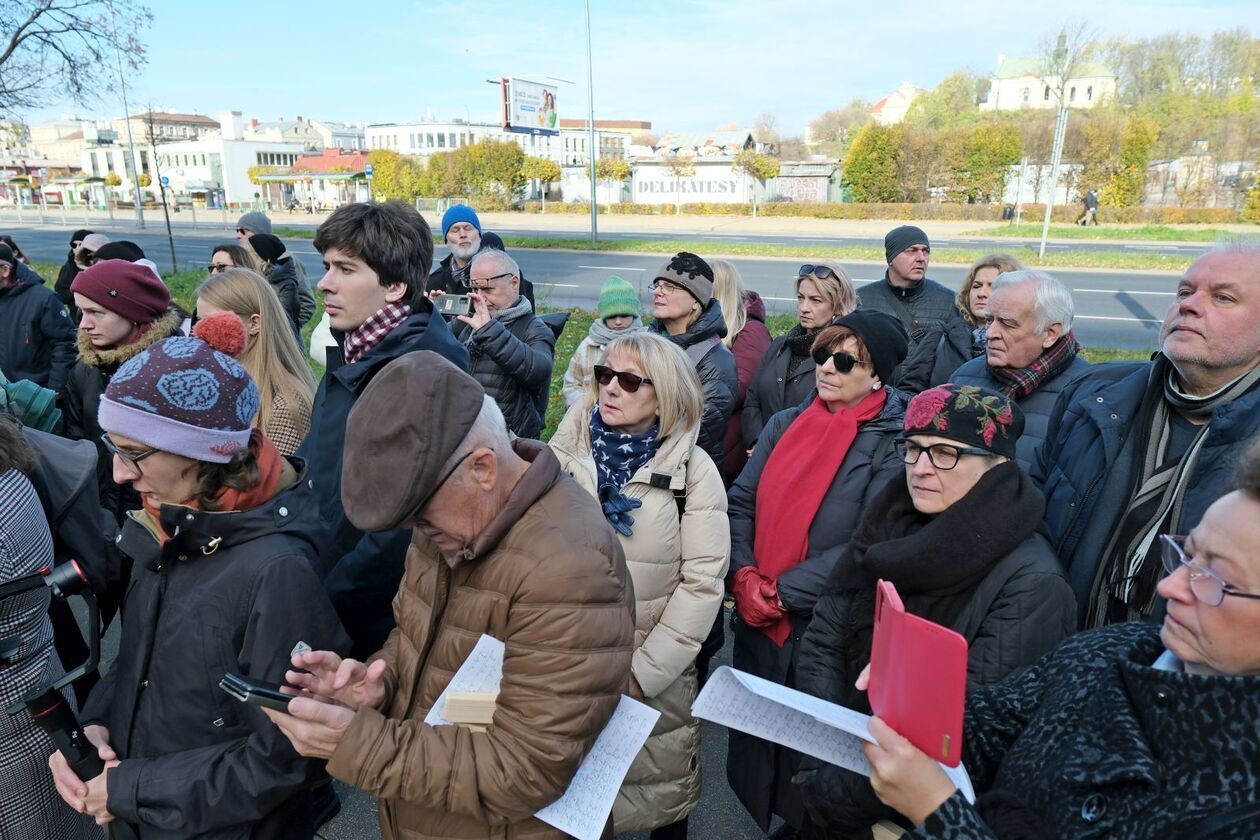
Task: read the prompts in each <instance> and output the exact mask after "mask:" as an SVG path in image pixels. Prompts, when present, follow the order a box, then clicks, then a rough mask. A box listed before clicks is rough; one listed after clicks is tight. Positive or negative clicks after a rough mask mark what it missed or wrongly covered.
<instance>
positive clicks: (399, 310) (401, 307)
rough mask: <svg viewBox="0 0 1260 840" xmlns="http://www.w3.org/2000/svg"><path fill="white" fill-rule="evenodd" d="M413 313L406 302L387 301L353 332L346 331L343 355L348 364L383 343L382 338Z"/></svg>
mask: <svg viewBox="0 0 1260 840" xmlns="http://www.w3.org/2000/svg"><path fill="white" fill-rule="evenodd" d="M409 315H411V307H410V306H408V305H407V304H405V303H387V304H385V305H384V306H382V307H381V308H380V309H378V310H376V312H374V313H373V314H372V316H371V317H370V318H368V319H367V320H366V321H364V322H363V323H362V324H360V325H359V326H358V328H357V329H355V330H354V331H353V332H349V333H346V346H345V350H344V352H343V356H344V358H345V360H346V364H348V365H352V364H354V363H355V362H357V361H359V359H362V358H363V357H364V356H365V355H367V352H368V351H369V350H371V349H372V348H373V347H375V346H376V345H378V344H380V343H381V339H383V338H384V337H385V336H387V335H389V334H390V333H391V332H393V330H394V327H397V326H398V325H399V324H401V323H402V322H403V321H405V320H407V317H408V316H409Z"/></svg>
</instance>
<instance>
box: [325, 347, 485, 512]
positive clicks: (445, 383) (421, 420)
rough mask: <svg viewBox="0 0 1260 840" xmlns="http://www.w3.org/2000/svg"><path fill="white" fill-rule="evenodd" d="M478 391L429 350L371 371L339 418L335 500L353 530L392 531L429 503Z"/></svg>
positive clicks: (469, 420) (477, 409)
mask: <svg viewBox="0 0 1260 840" xmlns="http://www.w3.org/2000/svg"><path fill="white" fill-rule="evenodd" d="M485 393H486V392H485V390H484V389H483V388H482V387H481V384H480V383H478V382H477V380H475V379H473V378H472V377H471V376H469V375H468V374H467V373H464V371H462V370H460V369H459V368H457V367H456V366H455V365H453V364H451V363H450V362H449V361H447V360H446V359H445V358H443V357H442V356H439V355H438V354H437V353H434V352H433V351H431V350H419V351H417V352H414V353H408V354H407V355H405V356H402V357H401V358H398V359H395V360H394V361H392V362H390V363H389V364H388V365H386V366H385V367H384V368H383V369H382V370H381V372H380V373H378V374H377V375H376V378H375V379H373V380H372V382H371V383H370V384H369V385H368V386H367V388H365V389H364V391H363V394H362V395H361V396H360V397H359V399H358V401H357V402H356V403H355V404H354V408H352V409H351V410H350V417H349V418H348V419H347V420H346V453H345V459H344V466H343V467H342V472H341V504H342V506H343V507H344V508H345V511H346V516H347V517H349V518H350V521H351V522H353V523H354V526H355V527H356V528H360V529H362V530H364V531H386V530H389V529H390V528H396V527H398V526H399V525H400V524H402V522H403V520H405V519H406V518H407V516H409V515H410V514H412V513H413V512H415V511H416V510H418V509H419V508H420V506H421V505H423V504H424V503H425V502H427V501H428V500H429V497H430V496H432V495H433V492H434V491H435V490H436V489H437V484H438V482H439V481H440V480H441V475H440V473H441V471H442V465H443V464H444V463H446V459H447V458H449V457H451V455H452V454H454V452H455V449H456V447H458V446H459V445H460V443H462V442H463V440H464V438H465V437H466V436H467V435H468V430H469V429H471V428H472V426H473V423H475V422H476V421H477V415H478V414H480V413H481V406H482V403H483V402H484V397H485Z"/></svg>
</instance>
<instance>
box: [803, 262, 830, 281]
mask: <svg viewBox="0 0 1260 840" xmlns="http://www.w3.org/2000/svg"><path fill="white" fill-rule="evenodd" d="M811 274H812V275H814V276H815V277H817V278H818V279H819V280H826V279H827V278H828V277H835V276H836V273H835V272H834V271H832V270H831V269H830V268H828V267H827V266H825V265H810V264H809V263H806V264H805V265H803V266H801V269H800V271H798V272H796V276H797V277H808V276H809V275H811Z"/></svg>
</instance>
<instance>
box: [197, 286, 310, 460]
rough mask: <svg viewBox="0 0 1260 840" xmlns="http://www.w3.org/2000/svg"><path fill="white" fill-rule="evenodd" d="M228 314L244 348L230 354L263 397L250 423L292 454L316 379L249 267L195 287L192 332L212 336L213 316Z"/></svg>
mask: <svg viewBox="0 0 1260 840" xmlns="http://www.w3.org/2000/svg"><path fill="white" fill-rule="evenodd" d="M219 313H228V314H229V315H230V316H231V318H232V319H233V320H235V321H238V322H239V323H240V324H241V325H242V326H243V327H244V335H243V338H244V340H243V342H242V348H241V350H239V351H238V352H235V353H232V354H231V355H233V356H235V357H236V360H237V361H239V362H240V363H241V364H242V365H244V367H245V370H247V371H249V375H250V376H251V377H253V379H254V382H255V384H257V385H258V392H259V395H260V396H261V398H262V402H261V405H260V406H259V409H258V416H257V417H256V418H255V419H254V425H255V426H256V427H257V428H259V429H262V430H263V431H264V432H266V434H267V437H268V438H270V439H271V442H272V443H274V444H275V445H276V448H277V449H279V450H280V454H281V455H292V454H293V453H294V452H296V451H297V448H298V447H299V446H300V445H301V444H302V441H303V440H305V439H306V433H307V432H308V431H309V430H310V428H311V401H312V400H314V398H315V378H314V377H313V376H311V369H310V368H309V367H308V366H307V364H306V362H305V360H304V359H303V358H302V348H301V347H300V346H299V345H298V343H297V340H296V339H294V337H293V331H292V330H290V329H289V319H288V318H287V317H286V316H285V314H284V311H283V310H282V309H281V308H280V301H279V300H277V299H276V296H275V294H274V293H273V292H272V291H271V287H270V286H268V285H267V281H266V280H264V279H263V278H262V276H261V275H259V274H258V273H256V272H253V271H250V270H249V269H247V268H228V269H225V270H223V271H221V272H218V273H216V274H212V275H211V276H210V279H209V280H207V281H206V282H204V283H202V284H201V287H200V288H198V289H197V317H198V318H199V319H200V320H199V321H198V323H197V326H196V327H194V328H193V335H195V336H198V337H201V338H206V340H211V339H210V338H209V337H208V336H206V335H205V332H206V330H210V329H214V328H215V326H214V325H215V323H216V320H217V319H216V317H215V316H216V315H217V314H219Z"/></svg>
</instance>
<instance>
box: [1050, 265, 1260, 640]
mask: <svg viewBox="0 0 1260 840" xmlns="http://www.w3.org/2000/svg"><path fill="white" fill-rule="evenodd" d="M1257 385H1260V248H1257V247H1256V246H1254V245H1250V244H1246V243H1230V244H1226V245H1223V246H1221V247H1219V248H1217V249H1214V250H1213V251H1210V252H1208V253H1207V254H1204V255H1203V256H1202V257H1200V258H1199V259H1197V260H1195V262H1194V263H1193V264H1192V265H1191V266H1190V268H1189V269H1188V270H1187V271H1186V273H1185V275H1184V276H1183V277H1182V278H1181V280H1180V281H1179V282H1178V284H1177V297H1176V299H1175V300H1174V301H1173V304H1172V306H1171V307H1169V309H1168V314H1167V315H1165V316H1164V325H1163V328H1162V330H1161V332H1160V352H1159V353H1158V354H1156V356H1155V358H1154V360H1153V361H1151V362H1149V363H1145V364H1140V365H1099V366H1097V367H1095V368H1094V369H1093V371H1091V372H1090V374H1089V375H1087V376H1085V377H1082V378H1081V379H1078V380H1077V381H1076V382H1075V383H1074V384H1073V385H1072V386H1071V387H1070V388H1069V389H1068V390H1067V391H1065V392H1064V393H1063V395H1062V396H1061V397H1060V400H1059V406H1058V408H1057V410H1056V415H1055V416H1053V417H1052V418H1051V423H1050V427H1049V429H1048V430H1047V433H1046V443H1045V445H1044V446H1043V447H1042V449H1041V451H1040V453H1039V455H1038V458H1037V461H1036V463H1035V464H1034V466H1033V470H1032V477H1033V479H1034V480H1035V481H1037V482H1038V483H1039V484H1040V486H1041V487H1042V490H1043V492H1044V493H1045V495H1046V518H1045V522H1046V526H1047V529H1048V531H1049V533H1050V536H1051V540H1052V541H1053V543H1054V547H1055V550H1056V551H1057V552H1058V555H1059V558H1060V559H1061V560H1062V561H1063V563H1064V565H1065V566H1066V567H1067V570H1068V578H1069V580H1070V581H1071V582H1072V587H1073V589H1074V590H1075V591H1076V601H1077V606H1078V607H1079V608H1080V610H1081V626H1082V627H1098V626H1101V625H1103V624H1110V623H1113V622H1117V621H1127V620H1132V619H1137V618H1144V617H1148V616H1151V615H1152V614H1153V613H1156V611H1157V609H1158V608H1159V607H1160V605H1159V604H1158V603H1157V601H1156V592H1155V586H1156V584H1157V583H1158V582H1159V579H1160V578H1161V577H1162V576H1163V570H1162V567H1161V566H1160V557H1159V535H1160V534H1186V533H1188V532H1189V531H1190V530H1191V529H1192V528H1194V527H1195V526H1196V525H1198V523H1199V519H1200V518H1202V516H1203V512H1204V511H1205V510H1207V508H1208V506H1209V505H1210V504H1211V503H1212V502H1213V501H1215V500H1216V499H1217V498H1218V497H1219V496H1220V495H1221V493H1222V492H1223V491H1224V490H1225V489H1226V485H1227V483H1228V481H1229V480H1230V478H1231V476H1232V474H1233V469H1234V464H1235V463H1237V461H1238V459H1239V457H1240V456H1241V455H1242V453H1243V452H1244V451H1246V447H1247V446H1248V445H1249V444H1250V443H1251V441H1252V440H1254V439H1255V437H1256V436H1257V435H1258V434H1260V387H1257Z"/></svg>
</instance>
